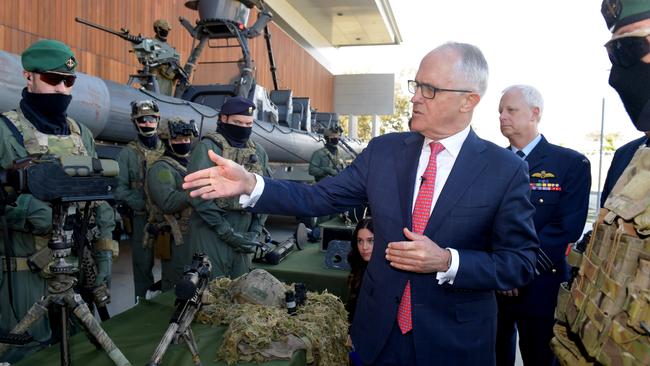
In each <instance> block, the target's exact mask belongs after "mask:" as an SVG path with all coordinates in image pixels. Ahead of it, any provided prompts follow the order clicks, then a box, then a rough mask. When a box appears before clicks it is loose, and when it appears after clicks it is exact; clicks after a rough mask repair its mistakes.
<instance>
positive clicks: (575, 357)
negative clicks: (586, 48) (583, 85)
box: [551, 0, 650, 365]
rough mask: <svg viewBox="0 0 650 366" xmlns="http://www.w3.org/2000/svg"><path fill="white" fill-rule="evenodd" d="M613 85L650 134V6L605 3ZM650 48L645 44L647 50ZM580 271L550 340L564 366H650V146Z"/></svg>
mask: <svg viewBox="0 0 650 366" xmlns="http://www.w3.org/2000/svg"><path fill="white" fill-rule="evenodd" d="M601 10H602V13H603V16H604V17H605V21H606V22H607V26H608V28H610V30H612V32H613V37H612V39H611V40H610V41H609V42H607V44H606V47H607V50H608V53H609V56H610V60H611V61H612V68H611V71H610V77H609V83H610V85H611V86H612V87H613V88H614V89H616V91H617V92H618V94H619V96H620V97H621V101H622V102H623V105H624V106H625V109H626V111H627V112H628V115H629V116H630V118H631V120H632V123H634V125H635V127H636V128H637V129H638V130H640V131H643V132H647V131H650V117H649V116H648V114H647V110H648V106H649V105H650V87H649V85H650V63H648V62H645V61H644V60H643V59H644V57H647V55H648V54H650V52H648V49H647V33H645V31H646V29H647V28H646V27H647V22H645V21H647V20H648V19H650V2H648V1H637V0H605V1H603V4H602V8H601ZM642 46H645V47H642ZM568 262H569V263H570V264H571V265H572V266H574V267H579V271H578V274H577V276H576V278H575V279H574V280H573V282H572V283H571V285H570V286H569V285H568V284H567V283H565V284H563V285H562V286H561V287H560V291H559V294H558V301H557V308H556V309H555V316H556V319H557V323H556V325H555V327H554V328H553V333H554V338H553V339H552V341H551V346H552V348H553V351H554V352H555V353H556V355H557V356H558V360H559V361H560V364H562V365H594V364H599V365H600V364H603V365H650V147H648V146H643V147H641V148H639V149H638V150H636V152H635V154H634V157H633V158H632V160H631V161H630V163H629V165H628V166H627V168H626V169H625V171H624V172H623V174H622V175H621V177H620V178H619V179H618V181H617V182H616V184H615V185H614V188H613V189H612V191H611V193H610V194H609V196H608V197H607V200H606V201H605V205H604V208H603V209H601V212H600V214H599V217H598V219H597V221H596V222H595V223H594V226H593V231H592V235H591V240H590V241H589V243H588V244H587V247H586V249H585V250H584V252H580V251H579V250H577V248H573V250H572V251H571V253H570V254H569V256H568Z"/></svg>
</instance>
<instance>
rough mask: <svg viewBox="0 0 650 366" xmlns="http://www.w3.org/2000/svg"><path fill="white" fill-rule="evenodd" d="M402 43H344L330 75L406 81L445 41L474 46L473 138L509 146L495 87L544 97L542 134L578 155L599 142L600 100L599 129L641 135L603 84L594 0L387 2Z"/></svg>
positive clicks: (605, 65) (625, 137)
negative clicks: (479, 82) (482, 60)
mask: <svg viewBox="0 0 650 366" xmlns="http://www.w3.org/2000/svg"><path fill="white" fill-rule="evenodd" d="M390 4H391V7H392V9H393V13H394V15H395V17H396V20H397V24H398V27H399V30H400V32H401V34H402V39H403V42H402V44H401V45H398V46H380V47H343V48H340V49H338V50H337V54H338V57H337V61H334V62H335V64H334V67H335V72H336V73H395V74H396V76H397V78H398V79H399V80H400V81H401V84H402V85H404V92H405V93H408V92H406V90H405V86H406V80H407V79H409V78H412V77H413V76H414V75H415V71H416V70H417V67H418V64H419V61H420V60H421V59H422V57H423V56H424V55H425V54H426V53H427V52H428V51H430V50H431V49H433V48H435V47H436V46H438V45H440V44H442V43H444V42H446V41H458V42H467V43H472V44H474V45H477V46H478V47H479V48H481V50H482V51H483V53H484V55H485V57H486V59H487V61H488V64H489V66H490V80H489V84H488V90H487V93H486V95H485V96H484V97H483V100H482V101H481V102H480V104H479V106H478V107H477V110H476V112H475V115H474V119H473V126H474V128H475V129H476V130H477V132H478V133H479V135H480V136H481V137H483V138H486V139H488V140H491V141H494V142H495V143H498V144H500V145H504V146H505V145H507V141H506V139H505V138H503V137H502V136H501V133H500V132H499V121H498V112H497V109H498V104H499V99H500V97H501V91H502V90H503V89H504V88H505V87H507V86H509V85H512V84H530V85H533V86H535V87H536V88H538V89H539V90H540V91H541V93H542V95H543V96H544V99H545V111H544V115H543V116H542V121H541V124H540V131H541V132H542V133H543V134H544V135H545V136H546V137H547V138H548V139H549V140H550V141H551V142H553V143H556V144H561V145H564V146H567V147H572V148H574V149H576V150H580V151H582V152H585V153H587V152H590V151H594V150H595V149H597V148H598V144H597V143H595V142H590V140H589V139H588V138H587V137H586V135H587V134H588V133H590V132H598V131H599V130H600V123H601V105H602V100H603V98H605V133H609V132H619V133H620V134H621V138H620V139H619V140H617V141H616V145H617V146H620V145H622V144H623V143H625V142H627V141H629V140H631V139H633V138H636V137H638V136H641V133H640V132H638V131H636V130H635V129H634V127H633V126H632V124H631V122H630V121H629V118H628V117H627V114H626V113H625V110H624V109H623V106H622V104H621V102H620V100H619V98H618V95H617V94H616V92H615V91H614V90H613V89H612V88H611V87H610V86H609V85H608V83H607V79H608V76H609V68H610V62H609V59H608V57H607V53H606V51H605V48H604V47H603V44H604V43H605V42H606V41H607V40H608V39H609V38H610V37H611V33H609V31H608V30H607V28H606V26H605V21H604V20H603V18H602V16H601V14H600V4H601V1H600V0H536V1H531V0H495V1H485V0H452V1H440V0H390Z"/></svg>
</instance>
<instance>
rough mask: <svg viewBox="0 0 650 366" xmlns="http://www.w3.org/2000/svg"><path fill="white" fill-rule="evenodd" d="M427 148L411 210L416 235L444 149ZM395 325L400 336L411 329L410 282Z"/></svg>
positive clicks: (424, 222) (422, 225) (426, 214)
mask: <svg viewBox="0 0 650 366" xmlns="http://www.w3.org/2000/svg"><path fill="white" fill-rule="evenodd" d="M429 146H430V147H431V155H430V156H429V163H428V164H427V169H426V170H425V171H424V175H423V176H422V184H421V185H420V191H419V192H418V196H417V198H416V199H415V208H414V209H413V218H412V220H413V232H414V233H417V234H422V233H424V229H425V228H426V227H427V223H428V222H429V214H430V211H431V203H432V202H433V192H434V189H435V184H436V170H437V164H436V156H437V155H438V154H439V153H440V152H441V151H443V150H444V149H445V147H444V146H442V144H441V143H439V142H432V143H430V144H429ZM397 324H398V325H399V329H400V330H401V331H402V334H406V333H407V332H409V331H410V330H411V329H413V318H412V317H411V281H407V282H406V287H405V288H404V293H403V294H402V300H401V301H400V303H399V308H397Z"/></svg>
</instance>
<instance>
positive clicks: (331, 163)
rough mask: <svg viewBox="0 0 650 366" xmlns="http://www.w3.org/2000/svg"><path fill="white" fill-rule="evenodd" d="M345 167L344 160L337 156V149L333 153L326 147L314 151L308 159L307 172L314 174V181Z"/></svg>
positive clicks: (332, 174)
mask: <svg viewBox="0 0 650 366" xmlns="http://www.w3.org/2000/svg"><path fill="white" fill-rule="evenodd" d="M343 169H345V162H344V161H343V159H341V158H340V156H339V150H338V149H336V150H335V152H334V153H332V152H330V151H329V150H328V149H327V148H326V147H324V148H322V149H319V150H316V151H314V153H313V154H312V156H311V160H310V161H309V174H310V175H312V176H314V179H315V180H316V182H318V181H320V180H321V179H323V178H325V177H330V176H331V177H333V176H335V175H337V174H338V173H339V172H341V171H342V170H343Z"/></svg>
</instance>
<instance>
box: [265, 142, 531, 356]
mask: <svg viewBox="0 0 650 366" xmlns="http://www.w3.org/2000/svg"><path fill="white" fill-rule="evenodd" d="M423 140H424V137H423V136H422V135H420V134H418V133H411V132H406V133H395V134H388V135H384V136H380V137H377V138H375V139H373V140H372V141H371V142H370V143H369V144H368V147H367V148H366V149H365V150H364V151H363V152H362V153H361V154H359V156H358V157H357V159H355V161H354V162H353V163H352V164H351V165H350V166H349V167H348V168H347V169H345V170H344V171H343V172H341V174H339V175H337V176H336V177H331V178H325V179H323V180H322V181H321V182H319V183H318V184H316V185H312V186H310V185H305V184H299V183H293V182H288V181H274V180H269V179H266V178H265V184H266V186H265V189H264V193H263V194H262V196H261V197H260V199H259V201H258V202H257V204H256V205H255V207H254V208H253V210H254V211H256V212H267V213H275V214H284V215H287V214H290V215H297V216H321V215H325V214H331V213H335V212H339V211H340V210H341V209H342V208H345V207H350V206H355V205H359V204H362V203H364V202H366V201H367V202H368V203H369V204H370V207H371V209H372V212H373V220H374V227H375V232H374V235H375V245H374V248H373V254H372V259H371V261H370V263H369V265H368V269H367V271H366V274H365V277H364V279H363V283H362V287H361V292H360V295H359V302H358V305H357V310H356V314H355V318H354V321H353V325H352V328H351V337H352V341H353V343H354V345H355V348H356V350H357V351H358V352H359V354H360V356H361V358H362V360H363V361H364V363H372V362H373V361H375V359H376V358H377V356H378V354H379V352H380V351H381V350H382V349H383V347H384V346H386V344H385V343H386V340H387V338H388V335H389V333H390V331H391V329H392V328H393V326H394V325H395V321H396V320H395V319H396V316H397V308H398V305H399V302H400V297H401V295H402V292H403V290H404V286H405V285H406V281H407V280H410V281H411V292H412V298H411V302H412V316H413V339H414V343H415V353H416V359H417V364H418V365H435V364H440V365H491V364H494V363H495V359H494V348H495V338H496V315H497V306H496V298H495V290H497V289H498V290H508V289H512V288H515V287H522V286H524V285H525V284H527V283H528V282H530V281H531V280H532V277H533V267H534V263H535V261H536V254H535V251H536V248H537V247H538V241H537V236H536V234H535V228H534V225H533V215H534V208H533V205H532V204H531V203H530V200H529V184H528V172H527V166H526V163H525V162H523V161H522V160H521V159H520V158H518V157H516V156H515V155H514V154H512V153H511V152H509V151H506V150H505V149H503V148H502V147H499V146H496V145H494V144H492V143H490V142H488V141H485V140H482V139H480V138H479V137H478V136H477V135H476V134H475V133H474V132H473V131H470V133H469V135H468V137H467V139H466V140H465V142H464V144H463V146H462V148H461V150H460V153H459V155H458V157H457V159H456V162H455V165H454V167H453V168H452V170H451V173H450V175H449V178H448V179H447V182H446V184H445V186H444V187H443V189H442V192H441V194H440V197H439V198H438V201H437V203H436V206H435V207H434V210H433V212H432V215H431V217H430V219H429V222H428V225H427V227H426V229H425V231H424V234H425V235H426V236H428V237H429V238H431V239H432V240H433V241H435V242H437V243H438V244H439V245H440V246H441V247H451V248H455V249H457V250H458V252H459V258H460V267H459V268H458V272H457V274H456V278H455V282H454V284H453V285H449V284H444V285H438V283H437V281H436V278H435V277H436V274H435V273H431V274H416V273H411V272H404V271H400V270H396V269H394V268H392V267H391V266H390V265H389V263H388V262H387V261H386V259H385V249H386V245H387V243H389V242H393V241H402V240H405V238H404V236H403V233H402V228H404V227H408V228H411V215H412V212H411V207H412V200H413V190H414V185H415V180H416V174H417V165H418V160H419V156H420V153H421V149H422V144H423ZM388 346H389V347H390V345H388Z"/></svg>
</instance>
